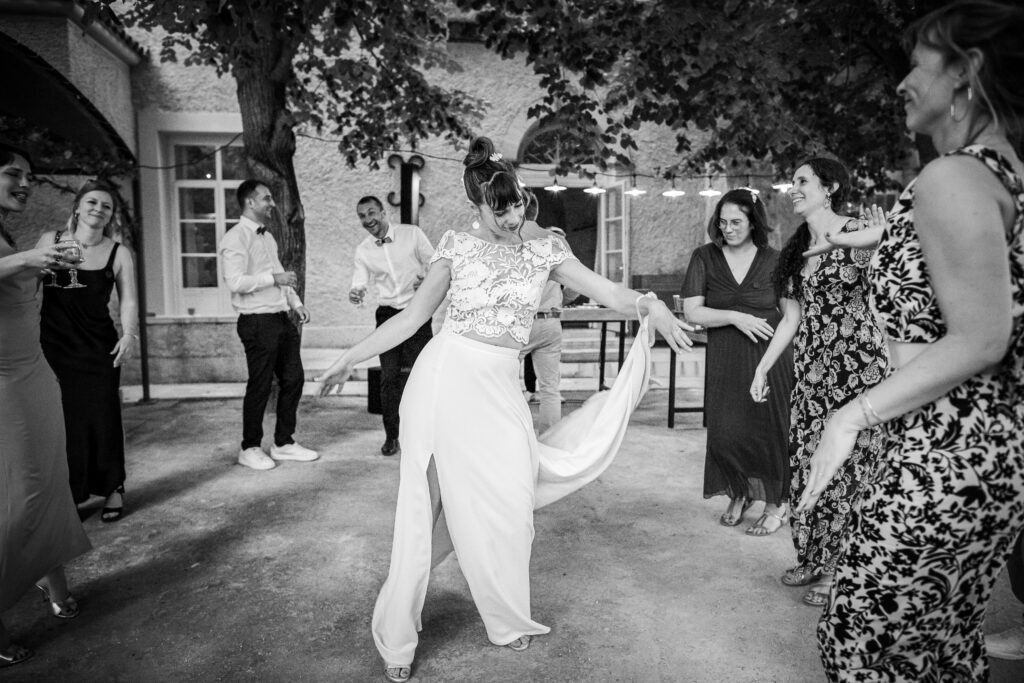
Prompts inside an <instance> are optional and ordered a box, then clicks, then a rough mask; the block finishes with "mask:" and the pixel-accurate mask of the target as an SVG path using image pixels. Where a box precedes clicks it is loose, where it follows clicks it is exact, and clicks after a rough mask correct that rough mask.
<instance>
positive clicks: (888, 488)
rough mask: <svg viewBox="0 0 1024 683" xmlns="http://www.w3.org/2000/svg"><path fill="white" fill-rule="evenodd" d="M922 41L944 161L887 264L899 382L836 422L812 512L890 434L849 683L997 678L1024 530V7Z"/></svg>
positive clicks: (893, 376) (850, 615) (842, 606)
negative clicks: (874, 442)
mask: <svg viewBox="0 0 1024 683" xmlns="http://www.w3.org/2000/svg"><path fill="white" fill-rule="evenodd" d="M912 35H913V38H914V39H915V40H916V45H915V46H914V50H913V52H912V54H911V60H910V61H911V71H910V73H909V74H908V75H907V76H906V78H904V79H903V81H902V82H901V83H900V85H899V88H898V90H899V93H900V94H901V95H902V96H903V98H904V100H905V103H906V104H905V110H906V122H907V126H908V128H909V129H910V130H911V131H913V132H915V133H919V134H926V135H928V136H930V137H931V139H932V142H933V143H934V145H935V147H936V149H937V150H938V151H939V153H940V155H941V156H940V157H939V158H937V159H936V160H934V161H932V162H931V163H929V164H928V165H927V166H925V167H924V169H922V171H921V174H920V175H919V176H918V177H917V179H916V180H915V181H914V182H913V183H911V184H910V185H909V186H908V187H907V188H906V190H904V192H903V194H902V196H901V197H900V199H899V200H898V202H897V204H896V206H895V208H894V209H893V211H892V212H891V214H890V227H889V228H887V229H886V230H885V232H884V233H883V235H882V238H881V241H880V242H879V244H878V247H877V250H876V251H875V254H874V256H873V257H872V261H871V266H870V270H869V280H870V282H871V295H870V302H871V306H872V309H873V311H874V313H875V315H876V317H877V318H878V320H879V327H880V329H881V330H882V331H883V333H884V334H885V335H886V336H887V338H888V345H889V357H890V369H889V374H888V376H887V377H886V379H885V380H883V381H882V382H881V383H879V384H878V385H876V386H875V387H873V388H871V389H870V390H868V391H866V392H864V393H862V394H861V395H860V397H858V400H856V401H854V402H852V403H850V404H847V406H845V407H844V408H842V409H840V410H839V411H838V412H837V413H836V414H835V415H834V416H833V418H832V419H831V420H830V421H829V422H828V424H827V425H826V427H825V431H824V432H823V433H822V437H821V441H820V443H819V446H818V450H817V451H816V452H815V454H814V456H813V457H812V458H811V475H810V478H809V479H808V482H807V487H806V490H805V494H804V498H803V500H801V502H800V509H802V510H810V509H812V508H813V506H814V505H815V503H816V501H817V499H818V496H819V495H820V494H821V492H822V491H823V490H825V487H826V486H827V485H828V482H829V481H830V479H831V478H832V476H833V475H834V474H835V472H836V471H837V470H839V469H840V468H841V467H843V464H844V462H845V461H846V460H847V458H848V457H849V455H850V453H851V451H852V449H853V444H854V443H855V442H856V440H857V438H858V434H859V433H860V430H861V429H863V428H865V427H870V426H872V425H877V424H880V423H884V425H885V429H886V431H887V450H886V452H885V454H884V456H883V458H882V460H881V467H880V468H879V471H878V472H877V473H876V476H875V478H874V479H873V480H872V481H871V482H870V483H869V484H868V486H867V487H866V489H865V492H864V496H863V502H862V504H861V506H860V507H859V508H858V509H857V510H856V511H855V513H854V519H853V522H852V524H851V532H850V536H849V537H848V539H847V547H846V549H845V552H844V554H843V556H842V559H841V560H840V562H839V565H838V566H837V567H836V575H835V581H834V583H833V589H832V594H831V596H830V600H829V604H828V606H827V608H826V610H825V612H824V615H823V616H822V619H821V621H820V622H819V625H818V642H819V645H820V647H821V653H822V660H823V663H824V665H825V670H826V673H827V674H828V676H829V678H830V679H831V680H835V681H883V680H884V681H897V680H899V681H903V680H914V681H984V680H987V679H988V662H987V659H986V657H985V647H984V640H983V637H982V631H981V625H982V622H983V619H984V615H985V609H986V607H987V605H988V602H989V599H990V597H991V595H992V589H993V586H994V584H995V582H996V578H997V577H998V575H999V572H1000V570H1001V569H1002V566H1003V564H1004V562H1005V557H1006V552H1007V550H1008V548H1009V546H1010V544H1011V543H1012V542H1013V540H1014V539H1015V538H1016V535H1017V534H1018V533H1019V532H1020V531H1021V527H1022V525H1024V522H1022V520H1024V244H1022V232H1024V184H1022V180H1021V178H1022V176H1024V164H1022V163H1021V160H1020V158H1019V156H1018V154H1017V152H1016V151H1015V145H1018V146H1019V144H1020V140H1021V138H1020V134H1021V131H1022V125H1024V79H1021V77H1020V74H1021V73H1022V72H1024V43H1022V41H1021V40H1020V36H1021V35H1024V8H1022V7H1020V6H1019V5H1016V6H1011V5H1009V4H1005V3H997V2H992V1H991V0H970V1H968V2H956V3H953V4H951V5H947V6H946V7H944V8H942V9H939V10H937V11H935V12H933V13H932V14H929V15H928V16H926V17H924V18H923V19H922V20H921V21H920V22H918V23H917V24H916V25H915V26H914V27H913V29H912ZM844 241H845V240H844Z"/></svg>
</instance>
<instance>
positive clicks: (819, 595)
mask: <svg viewBox="0 0 1024 683" xmlns="http://www.w3.org/2000/svg"><path fill="white" fill-rule="evenodd" d="M831 591H832V579H831V577H830V578H829V579H828V580H827V581H819V582H818V583H816V584H814V585H813V586H811V589H810V590H809V591H807V592H806V593H804V597H803V602H804V604H805V605H810V606H811V607H824V606H825V605H826V604H827V603H828V594H829V593H830V592H831Z"/></svg>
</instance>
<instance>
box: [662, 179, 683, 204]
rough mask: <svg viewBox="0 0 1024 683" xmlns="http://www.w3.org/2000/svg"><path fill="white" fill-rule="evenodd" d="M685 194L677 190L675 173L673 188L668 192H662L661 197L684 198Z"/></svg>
mask: <svg viewBox="0 0 1024 683" xmlns="http://www.w3.org/2000/svg"><path fill="white" fill-rule="evenodd" d="M684 194H686V193H685V192H684V191H682V190H677V189H676V176H675V174H674V173H673V174H672V187H671V188H669V189H668V190H665V191H664V192H662V193H661V196H662V197H669V198H672V197H682V196H683V195H684Z"/></svg>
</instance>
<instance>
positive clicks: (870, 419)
mask: <svg viewBox="0 0 1024 683" xmlns="http://www.w3.org/2000/svg"><path fill="white" fill-rule="evenodd" d="M857 405H859V406H860V413H861V415H863V416H864V424H865V426H866V427H877V426H878V425H880V424H882V423H883V422H885V420H883V419H882V417H881V416H880V415H879V414H878V413H877V412H876V411H875V409H874V408H873V407H871V401H869V400H868V397H867V394H861V395H860V396H859V397H857Z"/></svg>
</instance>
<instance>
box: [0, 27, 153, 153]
mask: <svg viewBox="0 0 1024 683" xmlns="http://www.w3.org/2000/svg"><path fill="white" fill-rule="evenodd" d="M3 31H4V33H7V34H8V35H10V36H11V37H12V38H14V39H15V40H17V41H18V42H20V43H22V44H23V45H25V46H26V47H27V48H29V49H30V50H32V51H33V52H35V53H36V54H37V55H39V56H40V57H42V58H43V59H44V60H46V61H47V62H48V63H49V64H50V65H51V66H53V67H54V68H55V69H57V70H58V71H60V72H61V73H62V74H63V75H64V76H65V77H66V78H67V79H68V80H69V81H71V83H73V84H74V86H75V87H76V88H78V90H80V91H81V92H82V94H83V95H85V97H87V98H88V99H89V101H90V102H91V103H92V104H93V106H95V107H96V109H98V110H99V111H100V113H101V114H102V115H103V116H104V118H106V120H107V121H108V122H109V123H110V124H111V125H112V126H113V127H114V130H116V131H117V132H118V134H119V135H120V137H121V139H122V140H124V142H125V144H127V145H128V148H129V149H132V150H134V149H135V142H136V139H135V112H134V110H133V109H132V107H131V82H130V81H131V77H130V73H129V68H128V66H127V65H126V64H125V63H124V62H122V61H121V60H120V59H118V58H117V57H115V56H114V55H112V54H111V53H110V52H109V51H108V50H107V49H106V48H104V47H102V46H101V45H100V44H99V43H97V42H96V41H95V40H94V39H93V38H91V37H89V36H88V35H85V34H84V33H83V32H82V30H81V29H80V28H78V27H77V26H75V24H74V23H73V22H71V21H69V20H67V19H66V18H64V17H50V16H17V15H10V16H9V15H5V16H4V24H3Z"/></svg>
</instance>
